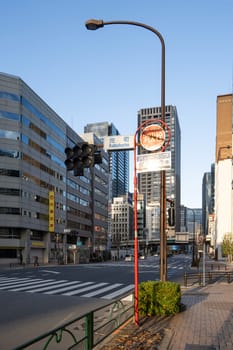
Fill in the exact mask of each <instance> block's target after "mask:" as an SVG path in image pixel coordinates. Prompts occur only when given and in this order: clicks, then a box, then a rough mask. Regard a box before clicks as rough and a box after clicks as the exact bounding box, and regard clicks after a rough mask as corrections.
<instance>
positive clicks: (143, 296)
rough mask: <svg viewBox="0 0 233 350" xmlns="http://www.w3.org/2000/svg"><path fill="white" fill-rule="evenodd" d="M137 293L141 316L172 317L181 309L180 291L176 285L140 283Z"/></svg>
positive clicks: (150, 282)
mask: <svg viewBox="0 0 233 350" xmlns="http://www.w3.org/2000/svg"><path fill="white" fill-rule="evenodd" d="M138 292H139V293H138V299H139V300H138V305H139V314H140V315H141V316H155V315H172V314H176V313H178V312H179V311H180V309H181V290H180V285H179V284H178V283H175V282H168V281H167V282H160V281H147V282H141V283H140V284H139V289H138Z"/></svg>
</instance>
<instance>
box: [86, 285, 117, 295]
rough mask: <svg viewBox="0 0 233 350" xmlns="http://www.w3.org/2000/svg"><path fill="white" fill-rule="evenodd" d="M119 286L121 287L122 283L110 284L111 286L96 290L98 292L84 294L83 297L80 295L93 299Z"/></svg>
mask: <svg viewBox="0 0 233 350" xmlns="http://www.w3.org/2000/svg"><path fill="white" fill-rule="evenodd" d="M119 286H122V283H115V284H112V285H111V286H108V287H105V288H101V289H98V290H97V291H95V292H91V293H87V294H84V295H82V297H85V298H90V297H93V296H96V295H99V294H102V293H104V292H107V291H109V290H111V289H114V288H117V287H119Z"/></svg>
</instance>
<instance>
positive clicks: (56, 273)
mask: <svg viewBox="0 0 233 350" xmlns="http://www.w3.org/2000/svg"><path fill="white" fill-rule="evenodd" d="M41 271H42V272H49V273H54V274H55V275H58V274H59V273H60V272H58V271H52V270H41Z"/></svg>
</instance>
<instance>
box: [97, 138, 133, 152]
mask: <svg viewBox="0 0 233 350" xmlns="http://www.w3.org/2000/svg"><path fill="white" fill-rule="evenodd" d="M104 149H105V150H106V151H121V150H132V149H134V136H133V135H129V136H121V135H116V136H105V137H104Z"/></svg>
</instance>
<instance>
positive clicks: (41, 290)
mask: <svg viewBox="0 0 233 350" xmlns="http://www.w3.org/2000/svg"><path fill="white" fill-rule="evenodd" d="M59 282H62V281H59ZM75 283H77V282H76V281H71V282H68V281H66V282H63V283H59V284H56V286H55V287H56V288H57V287H62V286H69V285H71V284H75ZM53 288H54V284H53V285H52V286H47V287H42V288H36V289H32V290H29V291H28V292H29V293H37V292H43V291H45V290H50V289H53Z"/></svg>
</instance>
